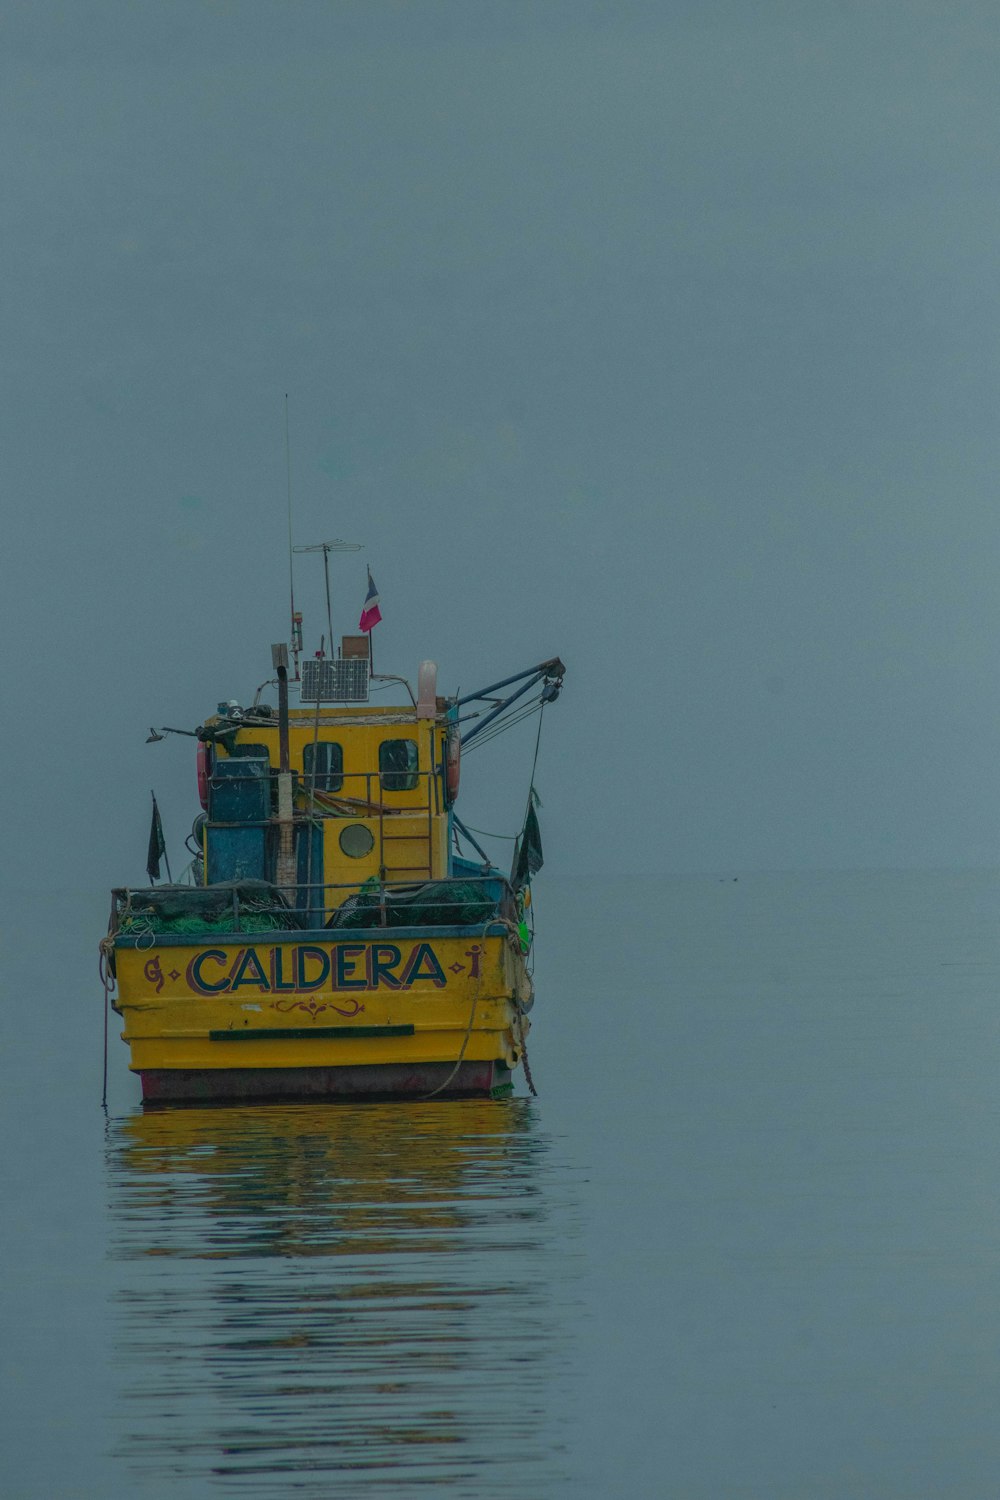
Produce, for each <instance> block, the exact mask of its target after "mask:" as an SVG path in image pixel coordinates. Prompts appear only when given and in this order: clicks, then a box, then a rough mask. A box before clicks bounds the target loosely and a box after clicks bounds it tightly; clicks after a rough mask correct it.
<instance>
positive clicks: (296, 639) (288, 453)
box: [285, 391, 302, 682]
mask: <svg viewBox="0 0 1000 1500" xmlns="http://www.w3.org/2000/svg"><path fill="white" fill-rule="evenodd" d="M285 480H286V485H287V490H288V597H289V604H290V607H291V616H292V656H293V657H294V660H295V681H296V682H298V680H299V650H301V648H302V647H301V640H300V632H299V631H298V630H297V627H298V625H299V621H298V619H297V618H296V614H295V571H294V568H293V564H292V445H291V441H290V439H289V436H288V392H287V391H286V392H285ZM296 647H298V649H296Z"/></svg>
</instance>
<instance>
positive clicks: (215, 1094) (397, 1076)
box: [139, 1062, 513, 1104]
mask: <svg viewBox="0 0 1000 1500" xmlns="http://www.w3.org/2000/svg"><path fill="white" fill-rule="evenodd" d="M139 1077H140V1080H141V1083H142V1097H143V1102H144V1103H148V1104H168V1103H170V1104H175V1103H184V1102H186V1103H192V1102H197V1103H199V1104H204V1103H205V1102H206V1101H210V1102H214V1103H220V1102H223V1101H238V1100H264V1099H405V1098H411V1099H412V1098H418V1099H419V1098H423V1099H426V1098H428V1097H429V1096H430V1095H434V1097H436V1098H440V1099H445V1098H453V1099H455V1098H483V1097H489V1098H493V1099H499V1098H505V1097H506V1096H507V1095H509V1094H510V1093H511V1092H512V1091H513V1084H512V1082H511V1071H510V1069H509V1068H508V1067H507V1066H506V1064H505V1063H500V1062H462V1063H460V1064H459V1065H458V1068H457V1069H456V1068H455V1066H454V1064H452V1063H444V1062H438V1063H418V1064H412V1063H373V1064H367V1065H366V1064H362V1065H360V1066H359V1065H355V1066H353V1067H350V1066H342V1067H333V1068H321V1067H311V1068H226V1069H213V1068H204V1069H192V1068H158V1069H156V1068H154V1069H149V1070H147V1071H146V1072H140V1074H139Z"/></svg>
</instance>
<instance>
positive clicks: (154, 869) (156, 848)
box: [146, 797, 167, 880]
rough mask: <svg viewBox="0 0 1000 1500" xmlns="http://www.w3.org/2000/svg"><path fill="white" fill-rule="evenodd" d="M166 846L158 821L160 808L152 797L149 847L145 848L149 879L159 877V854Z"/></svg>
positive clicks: (161, 827) (164, 851)
mask: <svg viewBox="0 0 1000 1500" xmlns="http://www.w3.org/2000/svg"><path fill="white" fill-rule="evenodd" d="M166 852H167V846H166V844H165V843H164V839H163V824H162V823H161V822H160V809H159V808H158V807H157V805H156V798H155V797H154V798H153V821H152V823H151V824H150V825H149V848H148V849H147V850H146V874H147V875H148V876H149V878H150V880H159V878H160V856H161V854H162V855H165V854H166Z"/></svg>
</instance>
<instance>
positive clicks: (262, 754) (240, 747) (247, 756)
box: [229, 740, 270, 760]
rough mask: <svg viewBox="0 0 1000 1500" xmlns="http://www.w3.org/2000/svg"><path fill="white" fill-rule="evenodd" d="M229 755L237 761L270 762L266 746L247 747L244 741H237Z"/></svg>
mask: <svg viewBox="0 0 1000 1500" xmlns="http://www.w3.org/2000/svg"><path fill="white" fill-rule="evenodd" d="M229 754H230V756H231V757H232V756H235V757H236V759H237V760H270V756H269V755H268V753H267V746H266V745H247V744H244V742H243V741H242V740H237V741H236V744H235V745H234V746H233V748H232V749H231V750H230V752H229Z"/></svg>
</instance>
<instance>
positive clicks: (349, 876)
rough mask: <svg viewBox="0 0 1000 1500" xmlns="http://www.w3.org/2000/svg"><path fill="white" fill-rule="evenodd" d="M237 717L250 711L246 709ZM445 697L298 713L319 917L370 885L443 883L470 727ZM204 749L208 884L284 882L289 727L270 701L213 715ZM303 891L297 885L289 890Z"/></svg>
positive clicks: (296, 824) (300, 808)
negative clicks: (460, 724) (282, 825)
mask: <svg viewBox="0 0 1000 1500" xmlns="http://www.w3.org/2000/svg"><path fill="white" fill-rule="evenodd" d="M234 710H235V713H237V714H238V715H239V717H235V716H234ZM449 711H451V714H452V715H453V712H454V710H453V709H451V705H450V704H446V703H445V701H444V700H441V699H437V700H435V702H434V703H433V705H432V706H431V705H426V704H424V703H421V704H420V705H419V706H415V707H412V708H410V709H408V710H407V709H403V708H399V707H391V708H389V707H387V708H375V707H371V706H369V705H367V704H365V705H363V706H362V705H357V704H348V705H345V706H342V707H334V706H331V705H329V704H321V705H318V706H317V707H315V708H313V707H304V708H297V709H289V711H288V767H287V769H288V771H289V772H290V780H291V794H292V813H293V816H292V827H293V851H292V853H293V858H294V870H295V875H294V879H295V883H296V887H297V891H296V895H295V897H294V899H293V901H292V904H293V905H295V906H296V907H298V908H299V910H301V911H304V912H308V913H309V914H310V916H311V917H312V918H313V920H314V922H315V923H316V924H317V925H322V924H323V923H324V922H325V921H326V919H327V918H328V917H329V915H330V913H331V912H332V911H333V910H334V909H335V908H336V907H338V906H339V905H341V904H342V902H343V901H344V900H345V899H346V898H347V897H348V896H350V895H352V894H354V893H355V892H357V891H358V889H359V887H361V886H362V885H364V884H365V882H366V881H370V880H375V881H379V882H383V883H384V882H393V883H395V882H403V883H417V882H423V881H430V880H440V879H444V878H445V877H447V876H448V875H449V874H451V873H452V871H451V868H450V865H449V822H450V818H449V809H450V806H451V804H452V802H453V801H454V797H455V793H456V791H457V757H458V737H457V735H458V732H457V727H456V726H455V725H454V722H453V719H452V718H451V717H450V715H449ZM203 734H204V738H203V740H202V743H201V744H200V745H199V747H198V748H199V791H200V793H201V797H202V805H203V807H204V809H205V816H204V817H203V818H202V819H200V820H199V824H198V830H199V833H200V841H201V852H202V858H203V860H204V881H205V883H206V884H209V885H215V884H218V883H219V882H221V881H243V880H265V881H267V882H269V883H270V884H272V885H280V884H282V881H281V880H279V878H278V860H279V853H280V849H279V834H280V829H279V821H278V819H279V773H280V770H281V769H282V768H281V747H280V742H279V724H278V719H277V717H276V716H275V715H274V712H273V710H270V709H269V708H267V707H266V706H263V707H260V708H257V709H247V710H239V709H237V708H236V706H235V705H233V707H232V708H231V709H229V710H228V711H227V712H226V713H220V714H219V715H216V716H213V717H212V718H210V719H208V720H207V721H206V723H205V725H204V726H203ZM288 894H289V896H291V892H289V893H288Z"/></svg>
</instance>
